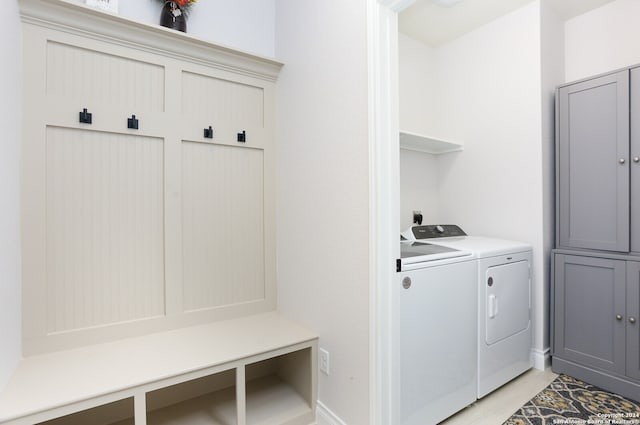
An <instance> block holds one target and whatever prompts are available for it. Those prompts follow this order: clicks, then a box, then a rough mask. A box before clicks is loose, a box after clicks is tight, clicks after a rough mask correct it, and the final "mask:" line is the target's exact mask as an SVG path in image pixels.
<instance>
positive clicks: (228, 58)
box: [19, 0, 283, 82]
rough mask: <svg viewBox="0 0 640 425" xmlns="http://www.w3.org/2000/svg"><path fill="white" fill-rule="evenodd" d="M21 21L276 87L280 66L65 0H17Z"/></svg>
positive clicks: (264, 59)
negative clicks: (217, 70) (260, 80)
mask: <svg viewBox="0 0 640 425" xmlns="http://www.w3.org/2000/svg"><path fill="white" fill-rule="evenodd" d="M19 4H20V14H21V17H22V21H23V22H26V23H30V24H33V25H38V26H41V27H44V28H52V29H56V30H59V31H62V32H67V33H70V34H75V35H79V36H82V37H86V38H90V39H97V40H103V39H104V40H109V41H110V42H111V43H112V44H120V45H122V46H125V47H129V48H134V49H138V50H142V51H146V52H150V53H154V54H161V55H165V56H168V57H172V58H175V59H178V60H181V61H186V62H191V63H196V64H201V65H205V66H209V67H213V68H217V69H221V70H223V71H231V72H235V73H237V74H242V75H246V76H249V77H254V78H260V79H263V80H266V81H269V82H275V81H276V80H277V78H278V73H279V72H280V68H282V66H283V64H282V63H280V62H278V61H276V60H274V59H271V58H265V57H262V56H257V55H254V54H251V53H247V52H242V51H239V50H236V49H231V48H229V47H225V46H222V45H219V44H214V43H211V42H208V41H206V40H203V39H201V38H198V37H194V36H191V35H189V34H184V33H180V32H179V31H174V30H171V29H168V28H164V27H161V26H159V25H149V24H145V23H142V22H139V21H135V20H132V19H127V18H124V17H121V16H119V15H115V14H113V13H105V12H103V11H101V10H99V9H96V8H93V7H90V6H86V5H84V4H77V3H72V2H70V1H69V0H19Z"/></svg>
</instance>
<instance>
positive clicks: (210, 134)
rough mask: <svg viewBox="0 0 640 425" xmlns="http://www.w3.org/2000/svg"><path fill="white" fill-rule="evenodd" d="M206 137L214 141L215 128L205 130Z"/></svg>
mask: <svg viewBox="0 0 640 425" xmlns="http://www.w3.org/2000/svg"><path fill="white" fill-rule="evenodd" d="M204 137H205V138H206V139H213V128H211V126H209V128H205V129H204Z"/></svg>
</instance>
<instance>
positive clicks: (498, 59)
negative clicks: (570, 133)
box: [435, 0, 549, 352]
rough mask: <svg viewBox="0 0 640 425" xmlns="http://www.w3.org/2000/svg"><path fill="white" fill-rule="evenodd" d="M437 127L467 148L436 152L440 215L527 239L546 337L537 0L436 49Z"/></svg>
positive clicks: (478, 230) (539, 333) (485, 231)
mask: <svg viewBox="0 0 640 425" xmlns="http://www.w3.org/2000/svg"><path fill="white" fill-rule="evenodd" d="M435 61H436V63H437V77H436V87H437V88H438V92H437V95H436V97H437V99H438V104H439V108H438V110H437V111H436V115H437V124H438V126H439V130H438V132H439V134H442V135H443V136H444V137H448V138H451V139H453V140H459V141H461V142H462V143H463V144H464V151H463V152H462V153H460V154H456V155H444V156H442V157H440V158H439V162H438V163H439V170H438V175H439V179H440V197H439V201H440V204H439V206H440V216H441V217H446V219H447V220H448V221H451V222H452V223H457V224H459V225H460V226H461V227H462V228H463V229H465V230H466V231H467V232H468V233H469V234H472V235H485V236H493V237H499V238H505V239H515V240H521V241H526V242H529V243H531V244H532V245H533V248H534V270H533V277H534V286H533V288H534V289H533V290H534V297H535V298H534V299H535V300H536V301H537V302H538V304H537V305H534V319H535V322H534V333H535V341H534V348H535V349H536V350H539V351H540V352H542V350H544V348H545V347H546V345H545V343H546V340H547V339H548V338H547V337H546V336H545V335H546V333H547V326H546V321H545V317H544V315H543V314H544V313H543V311H544V310H543V309H544V306H543V305H540V303H541V302H542V300H543V299H544V291H545V287H546V281H545V279H544V278H545V267H544V264H545V261H546V257H547V256H548V255H549V252H548V251H546V250H545V248H546V247H545V242H544V237H543V229H544V228H545V227H544V226H545V225H544V215H543V205H544V204H543V197H544V195H543V188H544V187H543V176H542V172H543V170H544V169H545V165H544V164H543V153H542V139H543V138H542V130H541V123H542V100H541V93H542V86H541V84H542V82H541V80H542V78H541V24H540V3H539V0H538V1H535V2H533V3H531V4H529V5H527V6H525V7H523V8H521V9H518V10H516V11H514V12H512V13H510V14H508V15H506V16H503V17H501V18H499V19H497V20H495V21H493V22H491V23H489V24H487V25H485V26H483V27H481V28H479V29H477V30H475V31H473V32H471V33H468V34H467V35H464V36H462V37H460V38H458V39H457V40H454V41H452V42H450V43H448V44H446V45H444V46H442V47H440V48H439V49H437V50H436V51H435Z"/></svg>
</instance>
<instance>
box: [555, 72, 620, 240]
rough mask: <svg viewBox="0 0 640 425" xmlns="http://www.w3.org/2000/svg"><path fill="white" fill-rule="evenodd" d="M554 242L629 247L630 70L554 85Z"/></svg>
mask: <svg viewBox="0 0 640 425" xmlns="http://www.w3.org/2000/svg"><path fill="white" fill-rule="evenodd" d="M558 110H559V122H558V126H559V127H558V152H557V155H558V158H557V161H558V167H559V168H558V193H557V197H558V208H559V210H558V222H559V229H558V230H559V241H558V243H559V246H560V247H574V248H589V249H602V250H609V251H622V252H626V251H628V250H629V160H628V159H629V158H628V156H629V112H628V111H629V74H628V71H622V72H619V73H616V74H611V75H606V76H603V77H600V78H595V79H592V80H589V81H585V82H581V83H577V84H573V85H570V86H566V87H561V88H560V89H559V90H558Z"/></svg>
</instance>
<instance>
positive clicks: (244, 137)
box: [238, 130, 247, 143]
mask: <svg viewBox="0 0 640 425" xmlns="http://www.w3.org/2000/svg"><path fill="white" fill-rule="evenodd" d="M246 141H247V132H246V131H245V130H242V133H238V142H240V143H245V142H246Z"/></svg>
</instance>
